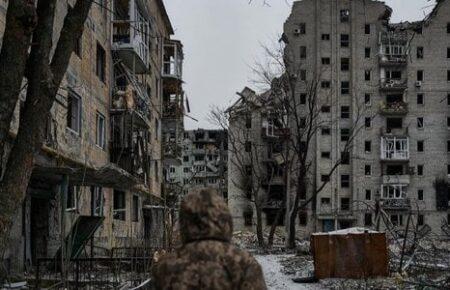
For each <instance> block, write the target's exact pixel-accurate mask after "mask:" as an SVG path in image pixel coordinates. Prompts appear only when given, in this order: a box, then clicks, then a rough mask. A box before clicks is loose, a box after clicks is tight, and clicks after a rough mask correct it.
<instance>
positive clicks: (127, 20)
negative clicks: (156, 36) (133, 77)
mask: <svg viewBox="0 0 450 290" xmlns="http://www.w3.org/2000/svg"><path fill="white" fill-rule="evenodd" d="M139 4H141V3H140V2H139V1H135V0H129V1H114V13H113V15H114V19H113V20H112V28H113V33H112V34H113V35H112V42H113V43H112V49H113V51H114V52H116V53H117V56H118V57H119V58H120V59H121V60H122V62H123V63H124V64H125V65H126V66H127V67H128V68H129V69H131V70H132V71H133V72H135V73H137V74H143V73H146V72H147V71H148V68H149V63H150V62H149V49H148V46H147V43H148V42H149V39H148V35H149V34H150V28H149V27H150V26H149V22H148V19H147V17H146V15H147V13H146V12H145V9H144V6H143V5H142V4H141V5H139Z"/></svg>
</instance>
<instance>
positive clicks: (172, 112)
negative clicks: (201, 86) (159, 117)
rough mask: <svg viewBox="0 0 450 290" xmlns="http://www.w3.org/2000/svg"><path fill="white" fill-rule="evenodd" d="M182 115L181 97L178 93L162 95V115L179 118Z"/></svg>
mask: <svg viewBox="0 0 450 290" xmlns="http://www.w3.org/2000/svg"><path fill="white" fill-rule="evenodd" d="M183 115H184V107H183V98H182V97H181V96H179V95H177V96H174V95H170V96H168V97H164V101H163V117H164V118H172V119H176V118H181V117H183Z"/></svg>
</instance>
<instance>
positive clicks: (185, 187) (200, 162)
mask: <svg viewBox="0 0 450 290" xmlns="http://www.w3.org/2000/svg"><path fill="white" fill-rule="evenodd" d="M227 149H228V148H227V132H226V131H224V130H206V129H197V130H189V131H185V133H184V138H183V143H182V163H181V165H179V166H170V167H169V171H168V180H169V184H171V185H172V186H173V188H174V189H176V190H178V193H179V194H180V195H185V194H187V193H188V192H190V191H195V190H198V189H200V188H204V187H208V188H214V189H216V190H217V192H218V193H221V194H222V196H223V197H224V198H225V199H226V198H227V197H228V191H227V190H228V188H227V181H228V180H227V158H228V155H227Z"/></svg>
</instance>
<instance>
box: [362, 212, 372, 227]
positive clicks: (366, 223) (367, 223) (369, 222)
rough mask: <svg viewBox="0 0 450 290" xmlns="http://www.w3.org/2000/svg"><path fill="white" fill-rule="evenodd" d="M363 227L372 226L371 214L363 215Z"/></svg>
mask: <svg viewBox="0 0 450 290" xmlns="http://www.w3.org/2000/svg"><path fill="white" fill-rule="evenodd" d="M364 226H366V227H370V226H372V214H371V213H365V214H364Z"/></svg>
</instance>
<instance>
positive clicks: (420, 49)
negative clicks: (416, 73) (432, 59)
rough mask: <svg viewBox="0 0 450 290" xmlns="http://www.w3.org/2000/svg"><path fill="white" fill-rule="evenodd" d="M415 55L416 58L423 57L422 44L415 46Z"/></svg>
mask: <svg viewBox="0 0 450 290" xmlns="http://www.w3.org/2000/svg"><path fill="white" fill-rule="evenodd" d="M416 56H417V58H418V59H422V58H423V47H422V46H418V47H417V51H416Z"/></svg>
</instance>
